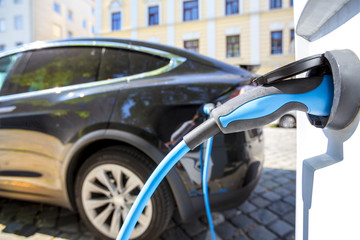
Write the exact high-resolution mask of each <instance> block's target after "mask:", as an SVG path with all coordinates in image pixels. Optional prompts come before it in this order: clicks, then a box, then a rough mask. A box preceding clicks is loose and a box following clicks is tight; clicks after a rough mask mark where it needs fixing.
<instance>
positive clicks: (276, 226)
mask: <svg viewBox="0 0 360 240" xmlns="http://www.w3.org/2000/svg"><path fill="white" fill-rule="evenodd" d="M269 228H270V229H271V230H272V231H273V232H274V233H276V234H277V235H279V236H281V237H284V236H285V235H286V234H288V233H289V232H290V231H292V230H294V228H293V227H292V226H290V225H289V224H287V223H286V222H284V221H281V220H278V221H276V222H274V223H272V224H270V225H269Z"/></svg>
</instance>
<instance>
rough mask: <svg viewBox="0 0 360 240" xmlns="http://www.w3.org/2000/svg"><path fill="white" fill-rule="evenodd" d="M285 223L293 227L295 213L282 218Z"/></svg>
mask: <svg viewBox="0 0 360 240" xmlns="http://www.w3.org/2000/svg"><path fill="white" fill-rule="evenodd" d="M282 218H283V219H284V220H285V221H287V222H288V223H290V224H291V225H292V226H295V211H293V212H289V213H288V214H286V215H285V216H283V217H282Z"/></svg>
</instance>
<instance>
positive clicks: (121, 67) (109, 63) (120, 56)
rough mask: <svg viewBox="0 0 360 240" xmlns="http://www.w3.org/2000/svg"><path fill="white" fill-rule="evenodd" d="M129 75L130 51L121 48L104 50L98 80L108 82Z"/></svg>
mask: <svg viewBox="0 0 360 240" xmlns="http://www.w3.org/2000/svg"><path fill="white" fill-rule="evenodd" d="M129 75H130V73H129V51H127V50H124V49H119V48H104V50H103V54H102V57H101V64H100V70H99V78H98V79H99V80H107V79H113V78H121V77H126V76H129Z"/></svg>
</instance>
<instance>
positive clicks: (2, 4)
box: [0, 0, 5, 46]
mask: <svg viewBox="0 0 360 240" xmlns="http://www.w3.org/2000/svg"><path fill="white" fill-rule="evenodd" d="M3 6H5V0H0V7H3ZM2 46H4V45H2Z"/></svg>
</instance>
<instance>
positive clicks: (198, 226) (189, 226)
mask: <svg viewBox="0 0 360 240" xmlns="http://www.w3.org/2000/svg"><path fill="white" fill-rule="evenodd" d="M181 228H182V229H184V230H185V232H186V233H187V234H188V235H190V236H191V237H193V236H195V235H198V234H200V233H201V232H204V231H206V229H207V227H206V226H205V225H204V224H203V223H201V222H200V221H199V220H198V219H196V220H195V221H193V222H190V223H186V224H182V225H181Z"/></svg>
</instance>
